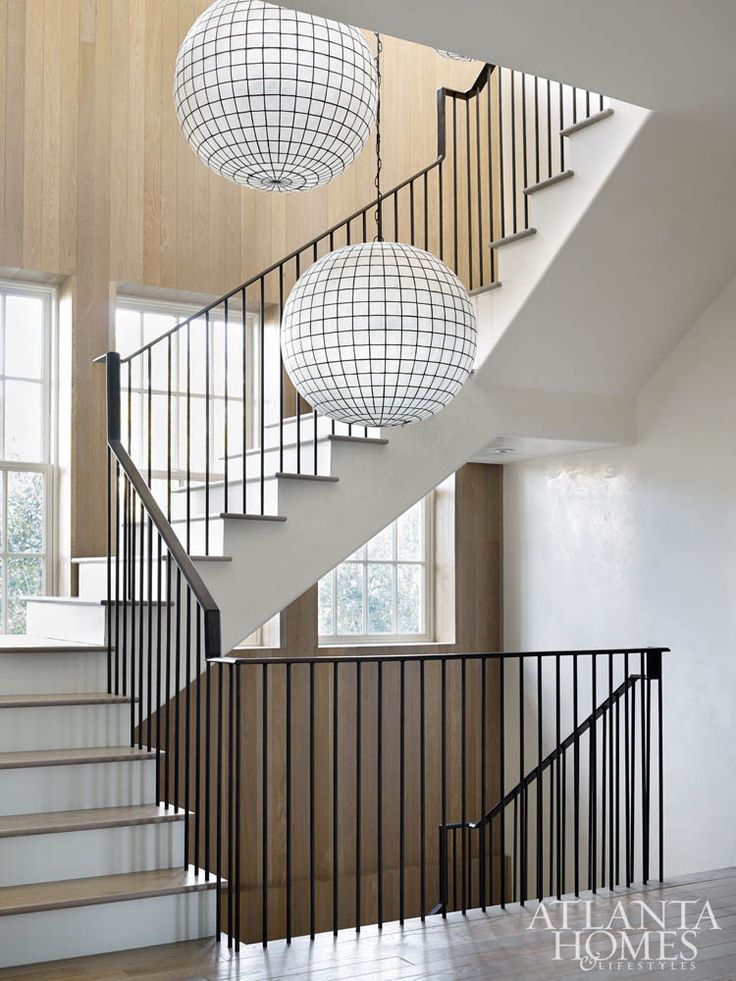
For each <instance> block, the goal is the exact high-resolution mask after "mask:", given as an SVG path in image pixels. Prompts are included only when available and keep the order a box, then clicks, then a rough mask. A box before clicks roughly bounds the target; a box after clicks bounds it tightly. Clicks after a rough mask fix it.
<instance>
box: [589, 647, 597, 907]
mask: <svg viewBox="0 0 736 981" xmlns="http://www.w3.org/2000/svg"><path fill="white" fill-rule="evenodd" d="M596 672H597V657H596V655H595V654H593V655H592V656H591V666H590V676H591V696H590V703H591V705H590V711H591V712H592V713H593V718H592V720H591V723H590V833H589V848H588V853H589V868H588V888H589V889H591V890H592V891H593V892H596V890H597V884H598V876H597V868H596V839H597V828H598V733H597V722H596V718H595V710H596V702H597V699H598V679H597V674H596Z"/></svg>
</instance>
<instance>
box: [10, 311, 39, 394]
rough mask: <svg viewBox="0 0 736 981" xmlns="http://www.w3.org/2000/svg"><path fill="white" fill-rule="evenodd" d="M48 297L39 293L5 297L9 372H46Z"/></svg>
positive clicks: (22, 374) (24, 374)
mask: <svg viewBox="0 0 736 981" xmlns="http://www.w3.org/2000/svg"><path fill="white" fill-rule="evenodd" d="M44 353H45V352H44V301H43V300H42V299H41V297H37V296H13V295H8V296H7V297H6V298H5V374H6V375H15V376H16V377H20V378H43V376H44V361H45V358H44Z"/></svg>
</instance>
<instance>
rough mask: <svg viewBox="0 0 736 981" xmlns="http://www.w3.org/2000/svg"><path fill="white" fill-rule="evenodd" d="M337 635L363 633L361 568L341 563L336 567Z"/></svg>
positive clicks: (360, 566)
mask: <svg viewBox="0 0 736 981" xmlns="http://www.w3.org/2000/svg"><path fill="white" fill-rule="evenodd" d="M336 574H337V633H338V634H361V633H363V630H364V627H363V566H362V565H359V564H358V563H343V564H342V565H339V566H338V567H337V573H336Z"/></svg>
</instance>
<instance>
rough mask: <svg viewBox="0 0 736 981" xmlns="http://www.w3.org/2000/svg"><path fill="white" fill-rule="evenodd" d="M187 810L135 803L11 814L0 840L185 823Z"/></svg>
mask: <svg viewBox="0 0 736 981" xmlns="http://www.w3.org/2000/svg"><path fill="white" fill-rule="evenodd" d="M186 816H187V812H186V811H184V810H180V811H175V810H174V809H173V807H170V808H169V809H168V810H166V808H165V807H164V805H163V804H132V805H130V804H129V805H126V806H123V807H91V808H83V809H82V810H79V811H42V812H40V813H38V814H8V815H3V816H1V817H0V838H17V837H25V836H29V835H46V834H58V833H61V832H66V831H90V830H94V829H96V828H123V827H128V826H130V825H135V824H162V823H167V822H170V821H183V820H184V819H185V818H186Z"/></svg>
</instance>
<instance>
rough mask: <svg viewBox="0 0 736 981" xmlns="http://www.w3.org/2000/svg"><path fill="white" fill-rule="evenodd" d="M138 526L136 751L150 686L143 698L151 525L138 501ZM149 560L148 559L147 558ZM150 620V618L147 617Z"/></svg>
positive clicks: (139, 747) (141, 743)
mask: <svg viewBox="0 0 736 981" xmlns="http://www.w3.org/2000/svg"><path fill="white" fill-rule="evenodd" d="M138 516H139V520H140V524H141V533H140V534H141V554H140V559H139V562H138V566H139V576H138V610H137V612H138V691H139V698H138V749H143V729H144V717H143V713H144V711H145V705H146V699H147V698H149V697H150V685H149V690H148V692H146V693H145V697H144V691H145V689H144V673H143V672H144V670H145V668H146V663H145V661H146V653H147V654H148V663H150V656H151V644H150V638H149V644H148V651H147V652H145V651H144V646H143V639H144V636H145V631H144V627H145V611H146V606H145V595H146V590H145V583H146V576H145V573H146V554H147V553H146V543H145V538H146V524H148V540H149V545H150V540H151V528H152V526H151V524H150V523H147V522H146V516H145V511H144V509H143V501H140V510H139V512H138ZM149 558H150V557H149ZM149 595H150V594H149ZM149 620H150V616H149Z"/></svg>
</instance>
